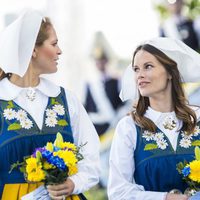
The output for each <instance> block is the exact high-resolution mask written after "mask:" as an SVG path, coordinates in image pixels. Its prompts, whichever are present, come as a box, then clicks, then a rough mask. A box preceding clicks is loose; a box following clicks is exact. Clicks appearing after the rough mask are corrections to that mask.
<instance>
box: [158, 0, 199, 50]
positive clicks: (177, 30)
mask: <svg viewBox="0 0 200 200" xmlns="http://www.w3.org/2000/svg"><path fill="white" fill-rule="evenodd" d="M166 4H167V5H166V8H167V10H168V12H169V17H168V18H167V19H166V20H164V21H163V23H162V25H161V27H160V36H163V37H171V38H175V39H179V40H182V41H183V42H184V43H185V44H187V45H188V46H190V47H191V48H192V49H194V50H196V51H197V50H199V47H200V45H199V41H198V35H199V34H200V29H198V28H197V27H196V26H195V25H196V23H195V20H193V19H191V18H189V17H188V16H186V15H185V14H184V12H183V11H184V10H183V8H184V7H183V6H184V0H174V1H166Z"/></svg>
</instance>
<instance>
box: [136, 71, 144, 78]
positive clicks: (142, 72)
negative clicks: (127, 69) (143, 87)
mask: <svg viewBox="0 0 200 200" xmlns="http://www.w3.org/2000/svg"><path fill="white" fill-rule="evenodd" d="M144 77H145V72H144V70H142V69H140V70H139V71H138V73H137V74H136V78H137V79H141V78H144Z"/></svg>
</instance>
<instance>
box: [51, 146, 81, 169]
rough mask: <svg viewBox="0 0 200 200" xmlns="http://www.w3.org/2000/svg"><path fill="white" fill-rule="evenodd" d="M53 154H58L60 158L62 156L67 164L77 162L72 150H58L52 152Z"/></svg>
mask: <svg viewBox="0 0 200 200" xmlns="http://www.w3.org/2000/svg"><path fill="white" fill-rule="evenodd" d="M53 154H54V156H59V157H60V158H62V159H63V160H64V162H65V164H66V165H67V166H71V165H75V164H76V163H77V162H78V160H77V158H76V155H75V154H74V153H73V152H72V151H67V150H66V151H63V150H60V151H57V152H54V153H53Z"/></svg>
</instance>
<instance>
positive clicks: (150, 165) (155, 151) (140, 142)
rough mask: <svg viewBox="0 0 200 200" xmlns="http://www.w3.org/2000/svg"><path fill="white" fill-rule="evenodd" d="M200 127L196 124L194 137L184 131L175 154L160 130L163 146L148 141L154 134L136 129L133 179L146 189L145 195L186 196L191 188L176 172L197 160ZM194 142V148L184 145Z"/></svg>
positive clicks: (159, 135) (153, 139)
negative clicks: (174, 193) (175, 193)
mask: <svg viewBox="0 0 200 200" xmlns="http://www.w3.org/2000/svg"><path fill="white" fill-rule="evenodd" d="M199 126H200V123H198V124H197V127H196V130H195V133H194V135H193V136H192V135H187V134H186V133H185V132H184V131H182V130H181V134H179V137H178V141H177V148H176V150H174V149H173V147H172V145H171V143H170V142H169V139H168V138H167V137H166V135H165V134H164V133H163V132H162V131H161V130H160V129H159V128H157V130H156V133H155V134H157V136H158V138H160V139H163V141H164V143H163V146H160V148H159V147H158V145H157V142H156V139H155V138H153V137H152V138H151V137H149V139H147V137H146V138H145V135H147V134H149V136H150V135H151V134H152V136H153V133H150V132H145V131H144V130H142V129H141V128H140V127H139V126H136V128H137V146H136V150H135V152H134V155H135V156H134V160H135V172H134V179H135V182H136V183H137V184H139V185H143V186H144V189H145V190H146V191H159V192H169V191H171V190H173V189H178V190H180V191H182V192H183V193H184V191H185V189H186V188H187V187H188V185H187V183H186V182H184V181H183V176H182V175H180V174H179V173H178V171H177V169H176V165H177V163H179V162H183V161H184V160H186V161H188V162H190V161H192V160H193V159H194V147H195V143H196V144H197V141H200V129H199ZM187 140H188V141H190V142H191V146H188V147H186V146H184V145H181V144H183V143H184V142H185V141H186V142H187Z"/></svg>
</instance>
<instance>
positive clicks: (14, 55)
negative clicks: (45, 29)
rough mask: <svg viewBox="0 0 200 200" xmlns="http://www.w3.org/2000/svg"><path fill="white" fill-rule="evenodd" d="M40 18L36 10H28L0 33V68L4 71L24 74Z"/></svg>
mask: <svg viewBox="0 0 200 200" xmlns="http://www.w3.org/2000/svg"><path fill="white" fill-rule="evenodd" d="M42 18H43V17H42V15H41V14H40V13H39V12H38V11H35V10H28V11H26V12H24V13H23V14H22V15H20V16H19V17H18V18H17V19H16V20H15V21H14V22H13V23H11V24H10V25H9V26H7V27H6V28H5V29H4V31H3V32H1V33H0V68H1V69H2V70H3V71H4V72H5V73H14V74H18V75H19V76H21V77H22V76H23V75H24V74H25V72H26V71H27V68H28V65H29V62H30V60H31V56H32V53H33V49H34V46H35V42H36V38H37V35H38V32H39V29H40V25H41V22H42Z"/></svg>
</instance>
